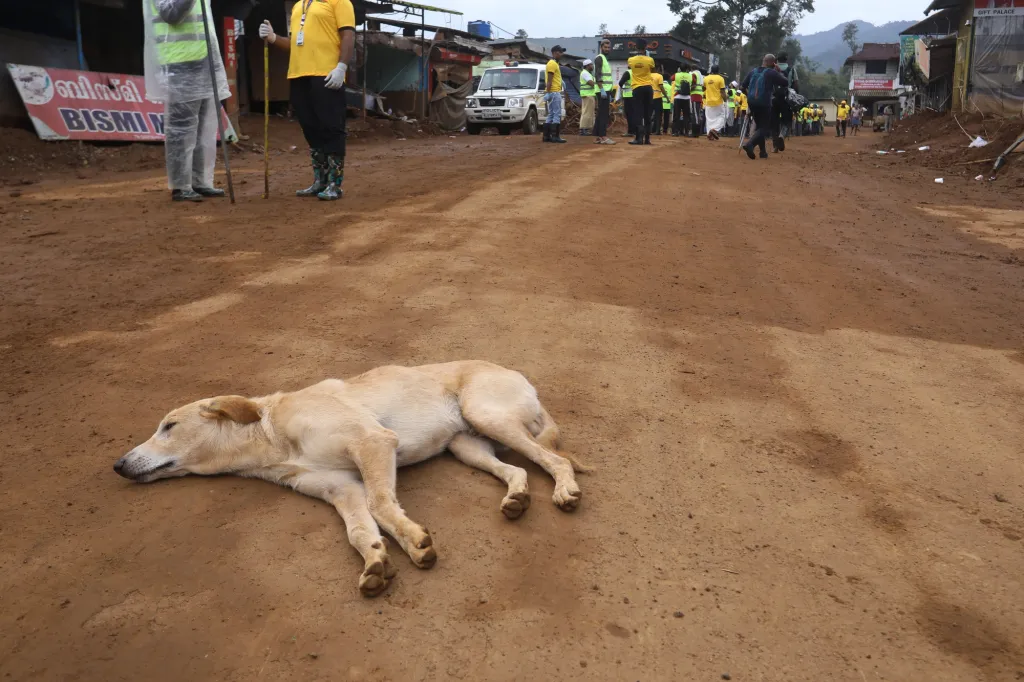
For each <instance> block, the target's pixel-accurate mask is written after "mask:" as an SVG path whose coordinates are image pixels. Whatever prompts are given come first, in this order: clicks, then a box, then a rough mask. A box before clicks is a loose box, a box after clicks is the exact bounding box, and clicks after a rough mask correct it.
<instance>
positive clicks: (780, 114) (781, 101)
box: [772, 52, 800, 152]
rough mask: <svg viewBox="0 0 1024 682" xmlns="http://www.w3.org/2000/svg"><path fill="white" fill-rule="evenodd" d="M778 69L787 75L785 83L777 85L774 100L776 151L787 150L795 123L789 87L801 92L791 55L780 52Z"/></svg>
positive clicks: (773, 139) (773, 118) (773, 142)
mask: <svg viewBox="0 0 1024 682" xmlns="http://www.w3.org/2000/svg"><path fill="white" fill-rule="evenodd" d="M778 70H779V73H781V74H782V75H783V76H785V77H786V82H785V83H784V84H783V85H779V86H776V88H775V93H774V97H773V101H772V107H773V111H772V146H773V147H774V148H775V151H777V152H782V151H785V150H786V137H788V136H789V131H790V128H791V126H792V125H793V110H792V109H791V108H790V106H789V102H788V100H787V98H788V97H789V89H790V88H793V89H794V90H796V91H797V92H800V80H799V78H798V77H797V73H796V67H795V66H791V65H790V64H789V55H788V54H786V53H785V52H780V53H779V57H778Z"/></svg>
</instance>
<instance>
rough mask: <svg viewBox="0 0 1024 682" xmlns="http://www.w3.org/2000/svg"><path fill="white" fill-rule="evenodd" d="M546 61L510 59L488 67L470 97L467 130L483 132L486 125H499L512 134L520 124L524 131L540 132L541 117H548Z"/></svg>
mask: <svg viewBox="0 0 1024 682" xmlns="http://www.w3.org/2000/svg"><path fill="white" fill-rule="evenodd" d="M545 68H546V65H545V64H527V63H523V62H508V64H507V65H506V66H504V67H500V68H494V69H487V70H486V71H484V75H483V77H481V78H480V85H478V86H477V89H476V93H475V94H474V95H473V96H472V97H470V98H468V99H467V100H466V119H467V121H466V132H468V133H469V134H470V135H479V134H480V131H481V130H483V129H484V128H488V127H491V128H497V129H498V132H499V133H500V134H502V135H508V134H509V133H511V132H512V130H513V129H514V128H520V129H522V131H523V134H524V135H536V134H537V131H538V130H539V129H540V121H541V119H543V118H545V117H547V113H548V110H547V106H546V105H545V104H544V86H545V80H544V74H545Z"/></svg>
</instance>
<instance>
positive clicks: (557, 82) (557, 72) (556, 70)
mask: <svg viewBox="0 0 1024 682" xmlns="http://www.w3.org/2000/svg"><path fill="white" fill-rule="evenodd" d="M545 71H546V72H547V73H550V74H551V87H550V88H548V90H547V92H561V91H562V67H560V66H559V65H558V62H556V61H555V60H554V59H549V60H548V66H547V68H546V69H545ZM547 78H548V77H547V76H544V84H545V86H547V82H548V80H547Z"/></svg>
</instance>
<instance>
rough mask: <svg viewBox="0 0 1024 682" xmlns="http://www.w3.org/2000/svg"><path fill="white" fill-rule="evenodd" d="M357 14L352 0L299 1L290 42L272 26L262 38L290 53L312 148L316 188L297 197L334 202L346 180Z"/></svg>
mask: <svg viewBox="0 0 1024 682" xmlns="http://www.w3.org/2000/svg"><path fill="white" fill-rule="evenodd" d="M355 26H356V15H355V10H354V9H353V7H352V3H351V2H350V0H299V1H298V2H296V3H295V4H294V6H293V8H292V16H291V25H290V29H291V30H290V31H289V34H290V37H284V36H278V35H277V34H275V33H274V29H273V28H271V26H270V22H269V21H264V22H263V24H262V25H261V26H260V28H259V35H260V38H263V40H265V41H266V42H268V43H270V44H271V45H273V46H274V47H276V48H277V49H279V50H282V51H284V52H287V53H288V86H289V90H290V93H289V94H290V96H291V102H292V109H294V110H295V117H296V118H298V119H299V125H300V126H301V127H302V134H303V136H305V138H306V142H307V143H308V144H309V149H310V152H309V154H310V158H311V160H312V162H313V184H312V185H310V186H309V187H307V188H306V189H300V190H298V191H297V192H296V193H295V194H296V196H300V197H317V198H319V199H320V200H321V201H334V200H336V199H340V198H341V197H342V195H343V193H344V192H343V190H342V187H341V186H342V182H343V181H344V179H345V111H346V106H347V104H346V101H345V77H346V74H347V73H348V67H349V64H351V63H352V61H353V60H354V59H355V46H356V28H355Z"/></svg>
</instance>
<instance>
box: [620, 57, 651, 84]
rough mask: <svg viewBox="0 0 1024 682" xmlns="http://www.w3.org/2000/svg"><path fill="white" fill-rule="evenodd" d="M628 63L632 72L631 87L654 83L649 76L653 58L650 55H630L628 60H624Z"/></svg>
mask: <svg viewBox="0 0 1024 682" xmlns="http://www.w3.org/2000/svg"><path fill="white" fill-rule="evenodd" d="M626 63H627V64H628V65H629V69H630V71H632V73H633V88H634V89H636V88H642V87H643V86H645V85H651V86H653V85H654V80H653V79H652V78H651V76H652V75H653V74H652V72H653V71H654V60H653V59H651V58H650V57H648V56H646V55H642V54H638V55H636V56H635V57H630V58H629V61H627V62H626Z"/></svg>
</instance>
